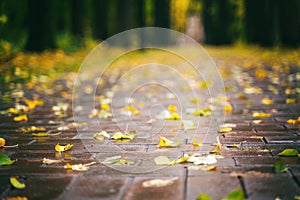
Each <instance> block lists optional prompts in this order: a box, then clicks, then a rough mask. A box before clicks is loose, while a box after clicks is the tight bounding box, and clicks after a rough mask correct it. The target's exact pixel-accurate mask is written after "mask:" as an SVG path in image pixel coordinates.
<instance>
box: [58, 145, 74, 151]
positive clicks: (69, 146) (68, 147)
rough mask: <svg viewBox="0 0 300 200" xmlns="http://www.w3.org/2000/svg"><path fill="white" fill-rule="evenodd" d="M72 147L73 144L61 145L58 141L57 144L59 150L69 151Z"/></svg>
mask: <svg viewBox="0 0 300 200" xmlns="http://www.w3.org/2000/svg"><path fill="white" fill-rule="evenodd" d="M72 147H73V144H66V145H65V146H61V145H59V143H57V144H56V145H55V150H56V151H57V152H63V151H67V150H69V149H71V148H72Z"/></svg>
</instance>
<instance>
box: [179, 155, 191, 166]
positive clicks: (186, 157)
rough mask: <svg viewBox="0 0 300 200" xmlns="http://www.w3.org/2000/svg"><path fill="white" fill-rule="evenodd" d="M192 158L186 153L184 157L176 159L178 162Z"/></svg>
mask: <svg viewBox="0 0 300 200" xmlns="http://www.w3.org/2000/svg"><path fill="white" fill-rule="evenodd" d="M189 158H190V156H189V155H188V154H184V155H183V157H181V158H179V159H177V160H176V163H177V164H179V163H184V162H186V161H187V160H188V159H189Z"/></svg>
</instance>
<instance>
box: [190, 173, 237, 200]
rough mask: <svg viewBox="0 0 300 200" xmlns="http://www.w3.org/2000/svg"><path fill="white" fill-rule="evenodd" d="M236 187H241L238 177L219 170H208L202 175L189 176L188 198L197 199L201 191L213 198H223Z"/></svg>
mask: <svg viewBox="0 0 300 200" xmlns="http://www.w3.org/2000/svg"><path fill="white" fill-rule="evenodd" d="M189 173H190V171H189ZM189 173H188V174H189ZM223 186H226V187H223ZM234 189H241V185H240V181H239V180H238V178H236V177H232V176H230V175H228V174H222V173H218V172H206V173H203V174H201V176H188V178H187V196H186V199H196V198H197V196H198V195H199V194H201V193H205V194H207V195H209V196H210V197H211V198H212V199H222V198H224V197H226V196H227V195H228V194H229V193H230V192H231V191H232V190H234Z"/></svg>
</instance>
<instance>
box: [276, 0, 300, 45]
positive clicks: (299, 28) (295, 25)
mask: <svg viewBox="0 0 300 200" xmlns="http://www.w3.org/2000/svg"><path fill="white" fill-rule="evenodd" d="M278 9H279V30H280V33H279V35H280V42H281V43H282V44H283V45H287V46H299V45H300V1H299V0H289V1H279V7H278ZM275 17H276V16H275Z"/></svg>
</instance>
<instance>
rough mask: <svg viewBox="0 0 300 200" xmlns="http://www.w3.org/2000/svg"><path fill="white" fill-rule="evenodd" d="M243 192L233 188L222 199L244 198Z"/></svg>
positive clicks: (235, 199)
mask: <svg viewBox="0 0 300 200" xmlns="http://www.w3.org/2000/svg"><path fill="white" fill-rule="evenodd" d="M245 199H246V198H245V194H244V192H243V191H242V190H240V189H235V190H233V191H232V192H231V193H230V194H229V195H228V196H227V197H225V198H223V199H222V200H245Z"/></svg>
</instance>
